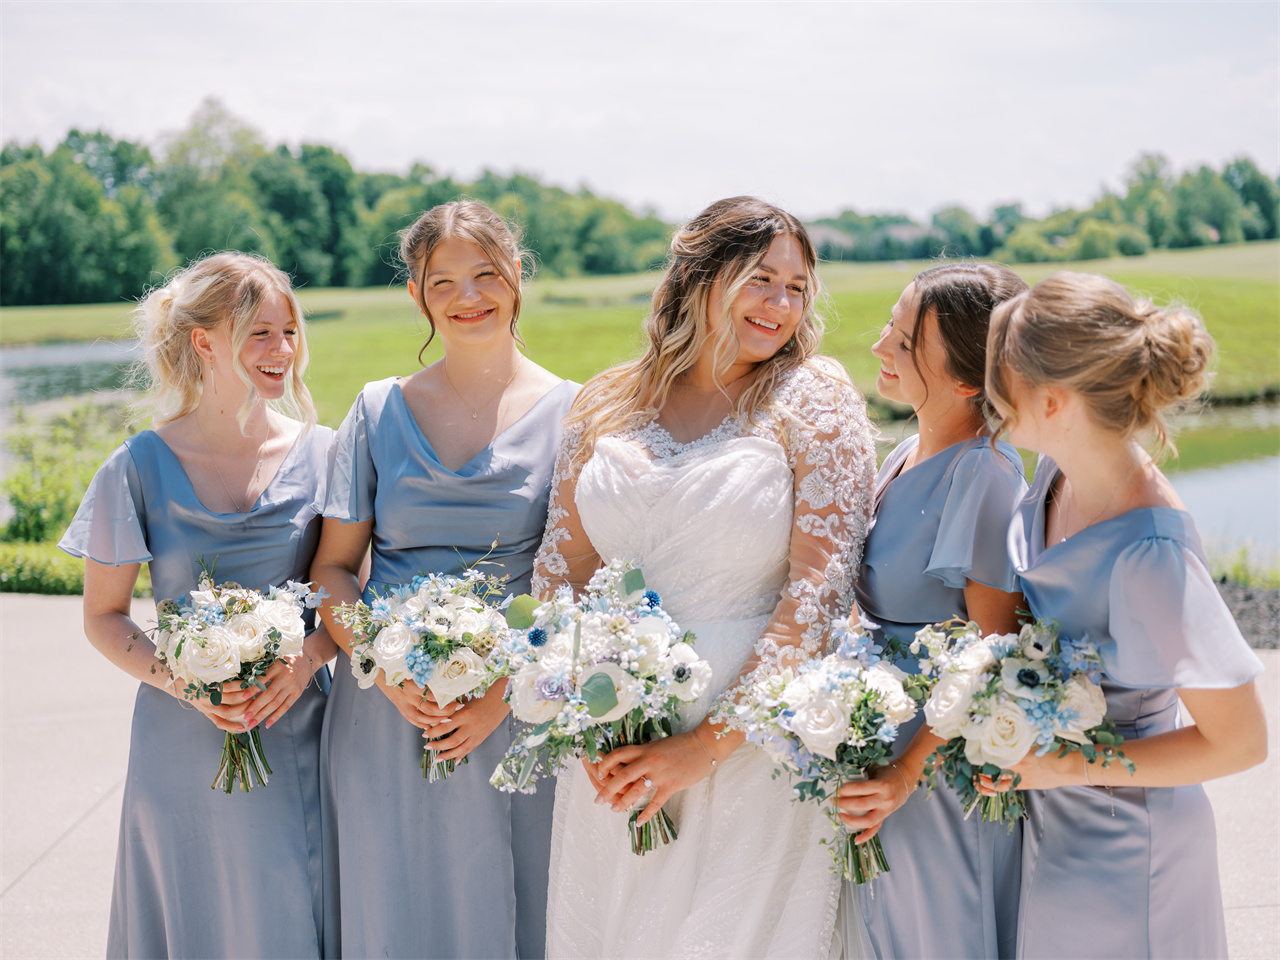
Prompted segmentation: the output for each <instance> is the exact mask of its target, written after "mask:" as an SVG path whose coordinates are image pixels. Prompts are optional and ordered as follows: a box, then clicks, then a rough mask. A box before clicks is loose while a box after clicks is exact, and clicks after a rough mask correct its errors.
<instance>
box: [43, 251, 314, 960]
mask: <svg viewBox="0 0 1280 960" xmlns="http://www.w3.org/2000/svg"><path fill="white" fill-rule="evenodd" d="M137 326H138V332H139V334H140V336H141V339H142V341H143V343H144V344H145V347H146V366H147V371H148V373H149V375H150V380H151V383H152V391H151V395H150V397H149V398H148V400H147V404H148V406H149V408H150V410H151V412H152V415H153V422H154V423H155V425H156V429H155V430H154V431H151V430H144V431H143V432H142V433H139V434H137V435H136V436H134V437H131V438H129V439H128V440H126V441H125V442H124V443H123V444H122V445H121V446H119V447H117V448H116V450H115V451H114V452H113V453H112V454H111V456H109V457H108V458H107V461H106V463H104V464H103V465H102V467H101V469H99V471H98V473H97V475H96V476H95V477H94V478H93V482H92V484H90V486H89V489H88V491H87V492H86V493H85V496H84V501H83V502H82V503H81V504H80V509H79V510H77V511H76V515H75V518H74V519H73V520H72V521H71V526H70V528H69V529H68V530H67V533H66V535H65V536H64V537H63V538H62V541H61V543H59V546H60V547H61V548H62V549H63V550H65V551H67V552H68V553H70V554H71V555H72V556H76V557H84V558H85V575H84V627H85V633H86V635H87V636H88V638H89V641H90V642H91V643H92V644H93V645H94V646H95V647H97V648H98V650H99V651H101V652H102V654H103V655H104V656H106V657H107V658H108V659H109V660H111V662H112V663H114V664H115V665H116V666H118V667H120V669H122V670H124V671H125V672H127V673H129V674H131V675H132V676H134V677H137V678H138V680H140V681H141V684H140V685H139V687H138V697H137V702H136V704H135V707H134V712H133V730H132V734H131V737H130V744H129V769H128V774H127V776H126V779H125V788H124V809H123V812H122V814H121V818H120V844H119V848H118V850H117V853H116V877H115V889H114V891H113V893H112V898H111V925H110V931H109V933H108V936H107V956H108V957H170V956H173V957H218V956H221V957H318V956H319V955H320V949H321V942H320V938H321V932H322V917H321V903H322V898H321V879H322V869H321V856H320V854H321V843H320V838H321V829H320V783H319V762H320V755H319V745H320V730H321V723H322V719H323V715H324V706H325V694H326V693H327V692H328V689H329V672H328V670H327V669H325V667H324V664H325V663H326V662H327V661H328V660H329V659H330V658H331V657H332V656H333V655H334V653H335V648H334V645H333V641H332V640H331V639H330V638H329V635H328V632H327V631H326V630H325V629H324V628H323V627H321V628H320V629H318V630H316V631H314V632H313V633H311V634H310V636H308V637H307V639H306V642H305V644H304V646H303V653H302V655H301V656H299V657H297V658H294V659H293V660H291V661H289V660H286V661H281V662H279V663H277V664H276V665H275V666H273V667H272V668H271V670H270V671H269V672H268V673H267V674H266V676H265V677H264V678H263V679H264V680H265V681H266V691H265V692H261V693H260V692H258V691H257V690H253V689H250V690H249V691H247V692H241V691H239V690H235V691H229V692H227V693H225V694H224V695H223V700H222V704H221V705H220V706H216V707H215V706H213V705H212V704H210V703H209V701H208V700H207V699H200V700H197V701H195V702H194V703H189V702H187V701H185V700H183V699H182V695H181V690H180V688H179V686H178V685H177V684H175V681H174V678H172V677H171V676H169V674H168V673H167V672H166V671H165V670H164V669H163V668H159V669H157V668H156V667H157V665H156V661H155V659H154V658H155V648H154V647H153V646H152V644H151V642H150V640H148V639H146V638H145V637H142V638H140V639H135V638H136V637H137V633H138V631H139V629H140V627H139V626H138V625H137V624H136V623H134V621H133V620H132V619H130V612H129V611H130V599H131V597H132V595H133V587H134V583H135V582H136V581H137V579H138V571H139V569H140V567H141V564H143V563H149V564H150V569H151V583H152V586H153V587H154V589H155V595H156V597H157V598H172V599H176V598H178V597H181V596H182V595H183V594H185V593H188V592H189V591H191V590H194V589H195V588H196V586H197V582H198V579H199V575H200V567H199V563H198V560H197V558H203V559H204V560H205V561H206V562H208V563H210V564H212V563H213V562H214V561H215V560H216V561H217V569H216V572H215V576H216V578H217V580H218V581H219V582H222V581H225V580H235V581H237V582H239V583H242V584H244V585H245V586H247V587H252V588H256V589H261V588H264V587H266V586H268V585H270V584H275V585H283V584H284V582H285V581H286V580H291V579H292V580H306V579H307V570H308V567H309V566H310V564H311V555H312V552H313V551H314V550H315V546H316V542H317V540H318V539H319V536H320V509H321V506H322V504H323V499H324V492H325V491H324V486H325V477H326V474H327V472H328V466H329V457H330V453H331V450H332V446H333V440H334V434H333V431H332V430H330V429H328V428H327V427H317V426H314V425H313V424H314V421H315V412H314V410H313V408H312V406H311V397H310V394H309V393H308V392H307V388H306V386H305V385H304V384H303V382H302V374H303V372H304V371H305V370H306V367H307V344H306V339H305V336H304V325H303V321H302V309H301V307H300V306H299V305H298V301H297V299H296V298H295V297H294V294H293V291H292V289H291V288H290V286H289V279H288V277H286V276H285V275H284V274H283V273H281V272H280V271H279V270H277V269H276V268H275V267H273V266H272V265H271V264H270V263H268V262H267V261H265V260H262V259H259V258H257V257H252V256H247V255H245V254H238V253H219V254H215V255H213V256H210V257H207V258H205V259H203V260H200V261H198V262H197V263H194V264H192V265H191V266H190V267H188V268H187V269H186V270H184V271H183V272H182V273H180V274H178V275H177V276H176V277H174V278H173V279H172V280H171V281H170V282H169V283H168V284H167V285H166V286H164V287H162V288H160V289H158V290H154V291H152V293H150V294H149V295H148V296H147V297H146V298H145V299H144V300H143V301H142V304H141V306H140V307H139V309H138V323H137ZM281 410H284V411H287V412H290V413H292V414H294V416H296V417H300V418H301V419H291V418H290V417H288V416H286V415H285V413H283V412H281ZM193 708H194V709H193ZM254 726H259V727H261V728H262V745H263V748H264V750H265V752H266V755H267V759H268V761H269V762H270V764H271V768H272V771H273V773H272V776H271V782H270V783H269V784H267V785H264V786H259V787H256V788H254V790H253V791H252V792H251V793H247V794H245V793H236V794H233V795H231V796H227V795H225V794H223V793H222V792H221V791H220V790H218V791H213V790H210V789H209V781H210V779H211V778H212V777H213V774H214V772H215V771H216V770H217V767H218V760H219V757H220V756H221V753H222V743H223V739H224V732H225V731H233V732H239V731H242V730H248V729H251V728H252V727H254Z"/></svg>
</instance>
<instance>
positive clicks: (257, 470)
mask: <svg viewBox="0 0 1280 960" xmlns="http://www.w3.org/2000/svg"><path fill="white" fill-rule="evenodd" d="M195 420H196V429H197V430H199V431H200V439H201V440H203V441H204V449H205V452H206V453H208V454H209V459H210V460H212V461H213V470H214V472H215V473H216V474H217V475H218V480H219V482H220V483H221V484H222V489H223V491H225V492H226V494H227V499H228V500H230V501H231V505H232V506H233V507H235V508H236V513H246V512H247V511H246V510H245V508H244V505H243V504H242V503H241V501H239V500H237V499H236V498H235V496H234V495H233V494H232V493H231V488H230V487H229V486H227V478H226V477H224V476H223V475H222V468H221V467H220V466H218V458H217V457H215V456H214V455H213V446H212V444H210V443H209V435H208V434H207V433H205V432H204V424H202V423H201V422H200V415H199V414H196V417H195ZM270 442H271V424H270V423H268V424H267V438H266V439H265V440H263V441H262V443H261V444H260V445H259V446H258V465H257V466H256V467H254V469H253V479H252V480H250V481H249V489H250V490H252V489H253V488H254V487H256V486H257V485H258V478H259V477H261V476H262V461H263V459H264V458H265V457H266V455H267V453H266V451H267V444H268V443H270Z"/></svg>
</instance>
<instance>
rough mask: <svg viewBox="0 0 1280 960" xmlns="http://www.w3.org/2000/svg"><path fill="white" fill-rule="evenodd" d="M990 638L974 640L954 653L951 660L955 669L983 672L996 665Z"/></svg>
mask: <svg viewBox="0 0 1280 960" xmlns="http://www.w3.org/2000/svg"><path fill="white" fill-rule="evenodd" d="M988 639H990V638H984V639H976V640H973V641H971V642H970V643H969V644H968V645H967V646H965V648H964V649H963V650H961V651H960V652H959V653H957V654H954V655H953V656H952V658H951V662H952V664H953V665H954V667H955V669H957V670H964V671H966V672H971V673H981V672H982V671H983V670H987V669H990V668H991V667H993V666H995V662H996V657H995V654H993V653H992V652H991V644H990V643H989V642H988Z"/></svg>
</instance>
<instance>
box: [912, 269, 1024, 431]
mask: <svg viewBox="0 0 1280 960" xmlns="http://www.w3.org/2000/svg"><path fill="white" fill-rule="evenodd" d="M912 283H914V284H915V287H916V294H917V296H918V297H919V305H918V306H917V308H916V325H915V332H914V333H913V334H912V337H911V364H912V366H914V367H915V368H916V373H918V374H921V377H922V378H923V371H921V369H920V360H919V350H920V345H921V344H922V343H923V342H924V337H925V333H924V330H925V326H924V320H925V317H926V316H928V314H929V312H930V311H933V314H934V318H935V321H936V323H937V325H938V335H939V336H940V338H941V340H942V347H943V350H944V352H945V355H946V358H947V371H946V372H947V373H948V374H949V375H950V376H951V377H953V378H954V379H955V380H957V381H959V382H960V383H962V384H964V385H965V386H968V387H973V388H974V389H976V390H977V391H978V392H977V393H976V394H974V396H973V397H972V398H971V399H970V401H969V402H970V405H971V406H972V407H973V410H974V413H976V414H977V415H979V416H981V417H983V418H984V419H985V418H988V417H990V416H991V415H992V414H993V411H992V409H991V405H990V403H989V402H988V400H987V393H986V374H987V328H988V326H989V325H990V322H991V311H992V310H994V309H995V308H996V306H997V305H999V304H1001V303H1003V302H1004V301H1005V300H1008V299H1009V298H1011V297H1014V296H1017V295H1018V294H1019V293H1022V292H1023V291H1024V290H1026V289H1027V284H1026V281H1025V280H1023V279H1022V278H1021V277H1020V276H1018V275H1017V274H1016V273H1014V272H1013V271H1012V270H1010V269H1009V268H1008V267H1005V266H1001V265H1000V264H998V263H984V262H982V261H977V260H958V261H955V262H954V263H939V264H936V265H935V266H932V267H929V268H928V269H927V270H922V271H920V273H918V274H916V277H915V279H914V280H913V281H912Z"/></svg>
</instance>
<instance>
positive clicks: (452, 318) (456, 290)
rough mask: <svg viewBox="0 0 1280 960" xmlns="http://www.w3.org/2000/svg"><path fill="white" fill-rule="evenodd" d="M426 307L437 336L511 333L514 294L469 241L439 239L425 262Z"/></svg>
mask: <svg viewBox="0 0 1280 960" xmlns="http://www.w3.org/2000/svg"><path fill="white" fill-rule="evenodd" d="M423 293H424V298H423V299H424V300H425V301H426V304H427V312H428V314H429V315H430V317H431V319H432V321H434V323H435V326H436V329H437V330H438V331H439V332H440V335H441V336H442V337H445V338H446V339H449V338H464V339H466V340H468V341H475V340H487V339H489V338H490V337H493V336H497V335H501V334H504V333H505V334H506V335H507V336H510V335H511V317H512V314H513V313H514V311H515V295H514V294H513V293H512V291H511V288H510V287H508V286H507V283H506V281H505V280H503V279H502V276H501V275H500V274H499V273H498V270H497V268H496V267H495V266H494V265H493V263H491V262H490V260H489V257H488V256H487V255H486V254H485V252H484V251H483V250H481V249H480V248H479V247H478V246H476V245H475V244H474V243H471V242H469V241H467V240H459V239H456V238H451V239H449V240H444V241H441V243H440V244H439V246H437V247H436V248H435V250H434V251H432V253H431V259H430V260H428V261H427V276H426V286H425V289H424V291H423Z"/></svg>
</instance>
